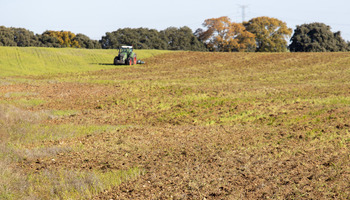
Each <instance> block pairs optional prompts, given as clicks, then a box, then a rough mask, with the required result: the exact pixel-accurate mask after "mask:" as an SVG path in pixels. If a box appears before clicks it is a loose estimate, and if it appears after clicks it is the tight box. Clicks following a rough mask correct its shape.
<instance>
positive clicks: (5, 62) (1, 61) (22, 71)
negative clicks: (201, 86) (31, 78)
mask: <svg viewBox="0 0 350 200" xmlns="http://www.w3.org/2000/svg"><path fill="white" fill-rule="evenodd" d="M165 52H166V51H155V50H136V53H137V54H138V56H139V58H143V59H145V58H148V57H151V56H154V55H157V54H161V53H165ZM117 55H118V50H115V49H114V50H96V49H95V50H89V49H69V48H62V49H57V48H36V47H27V48H19V47H16V48H13V47H1V48H0V71H1V74H0V76H1V77H5V76H21V75H42V74H57V73H67V72H74V73H75V72H84V71H91V70H99V69H111V68H115V66H113V65H112V64H113V58H114V57H115V56H117Z"/></svg>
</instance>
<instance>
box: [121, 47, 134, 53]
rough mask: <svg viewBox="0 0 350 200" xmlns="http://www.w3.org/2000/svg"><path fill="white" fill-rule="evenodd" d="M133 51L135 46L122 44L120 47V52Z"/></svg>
mask: <svg viewBox="0 0 350 200" xmlns="http://www.w3.org/2000/svg"><path fill="white" fill-rule="evenodd" d="M132 51H133V47H132V46H122V47H120V49H119V53H127V54H130V53H132Z"/></svg>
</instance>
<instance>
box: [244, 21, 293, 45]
mask: <svg viewBox="0 0 350 200" xmlns="http://www.w3.org/2000/svg"><path fill="white" fill-rule="evenodd" d="M244 26H245V27H246V29H247V30H248V31H249V32H251V33H253V34H254V35H255V37H256V44H257V49H256V51H257V52H285V51H287V40H288V39H289V38H290V36H291V34H292V29H291V28H288V27H287V24H286V23H285V22H283V21H281V20H278V19H276V18H270V17H257V18H253V19H251V20H249V21H248V22H245V23H244Z"/></svg>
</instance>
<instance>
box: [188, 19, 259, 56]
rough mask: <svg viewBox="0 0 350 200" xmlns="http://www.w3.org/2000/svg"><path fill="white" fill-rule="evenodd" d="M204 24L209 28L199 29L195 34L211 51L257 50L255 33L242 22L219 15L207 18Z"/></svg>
mask: <svg viewBox="0 0 350 200" xmlns="http://www.w3.org/2000/svg"><path fill="white" fill-rule="evenodd" d="M203 26H204V27H206V28H207V30H206V31H204V30H202V29H198V30H197V31H196V33H195V35H196V36H197V37H198V38H199V39H200V40H201V41H202V42H204V43H205V44H206V46H207V47H208V49H209V50H211V51H224V52H245V51H255V48H256V43H255V35H254V34H252V33H250V32H248V31H247V30H246V28H245V27H244V26H243V24H241V23H235V22H231V19H230V18H228V17H219V18H211V19H207V20H205V21H204V23H203Z"/></svg>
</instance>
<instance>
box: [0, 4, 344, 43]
mask: <svg viewBox="0 0 350 200" xmlns="http://www.w3.org/2000/svg"><path fill="white" fill-rule="evenodd" d="M242 6H244V7H245V9H244V12H243V9H242ZM349 8H350V1H349V0H332V1H330V0H293V1H283V0H217V1H213V0H171V1H168V0H132V1H128V0H0V26H6V27H17V28H19V27H20V28H26V29H28V30H31V31H33V32H34V33H38V34H41V33H43V32H44V31H46V30H55V31H61V30H64V31H71V32H73V33H75V34H77V33H83V34H85V35H87V36H89V37H90V38H91V39H95V40H99V39H101V37H102V36H104V35H105V34H106V32H112V31H115V30H117V29H119V28H126V27H130V28H139V27H144V28H154V29H157V30H164V29H166V28H168V27H171V26H172V27H182V26H188V27H190V28H191V29H192V30H193V31H195V30H196V29H197V28H203V26H202V24H203V22H204V20H205V19H209V18H217V17H221V16H228V17H229V18H231V20H232V21H234V22H242V18H243V16H242V13H244V14H245V17H244V19H245V20H246V21H248V20H249V19H252V18H254V17H259V16H268V17H274V18H277V19H279V20H281V21H284V22H286V23H287V26H288V27H290V28H292V29H293V30H294V29H295V28H296V25H301V24H305V23H312V22H322V23H325V24H327V25H329V26H330V27H331V28H332V29H331V30H332V31H333V32H336V31H341V35H342V37H343V38H344V39H345V40H346V41H350V21H349V19H350V10H349Z"/></svg>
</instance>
